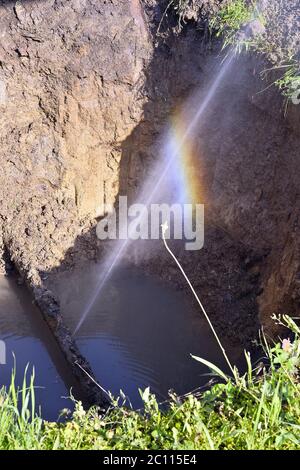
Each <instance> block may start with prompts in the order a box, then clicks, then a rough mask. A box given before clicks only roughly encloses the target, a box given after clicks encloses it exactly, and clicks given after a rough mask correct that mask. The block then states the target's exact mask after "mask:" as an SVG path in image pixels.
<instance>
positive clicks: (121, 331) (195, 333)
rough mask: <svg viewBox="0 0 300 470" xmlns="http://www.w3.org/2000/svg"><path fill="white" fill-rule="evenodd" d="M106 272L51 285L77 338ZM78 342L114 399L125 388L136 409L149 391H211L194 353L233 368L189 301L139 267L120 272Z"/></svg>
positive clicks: (161, 394)
mask: <svg viewBox="0 0 300 470" xmlns="http://www.w3.org/2000/svg"><path fill="white" fill-rule="evenodd" d="M99 269H100V268H99V266H94V267H89V268H87V269H85V270H81V271H80V272H72V273H71V274H70V273H68V274H67V276H63V275H61V276H60V277H59V278H56V280H55V282H54V281H52V283H51V288H52V289H53V290H55V291H56V293H57V294H58V295H59V297H60V300H61V306H62V312H63V315H64V318H65V321H66V323H67V324H68V326H69V327H70V329H71V331H73V330H74V329H75V327H76V325H77V323H78V321H79V319H80V315H81V314H82V312H83V310H84V307H85V305H86V303H87V302H88V298H89V295H91V294H92V292H93V289H94V287H95V285H96V283H97V277H98V276H99ZM76 342H77V344H78V346H79V348H80V349H81V352H82V353H83V354H84V355H85V356H86V357H87V359H88V361H89V362H90V364H91V366H92V368H93V371H94V373H95V375H96V377H97V379H98V380H99V382H100V383H101V385H102V386H103V387H105V388H106V389H108V390H110V391H112V392H113V393H114V394H115V395H118V394H119V391H120V389H122V390H123V392H124V393H125V394H126V395H128V396H129V398H130V401H131V403H132V404H133V406H135V407H138V406H140V404H141V402H140V398H139V393H138V387H140V388H145V387H147V386H148V385H149V386H150V387H151V389H152V391H153V392H155V393H156V394H157V396H158V398H159V399H160V400H162V399H164V398H166V397H167V396H168V390H170V389H173V390H175V391H176V392H177V393H179V394H183V393H186V392H189V391H191V390H193V389H195V388H197V387H199V386H202V385H205V384H206V383H207V382H208V377H207V376H206V375H205V374H207V372H209V371H208V370H207V369H206V368H205V367H204V366H202V365H201V364H200V363H198V362H196V361H194V360H193V359H192V358H191V357H190V353H192V354H195V355H198V356H201V357H203V358H205V359H208V360H210V361H212V362H214V363H216V364H218V365H219V366H221V367H222V368H223V370H225V369H226V366H225V363H224V360H223V357H222V356H221V354H220V352H219V350H218V348H217V346H216V341H215V338H214V337H213V336H212V334H211V332H210V330H209V328H208V326H207V324H206V322H205V320H204V319H202V317H201V313H200V312H199V310H198V309H197V308H196V307H195V306H193V305H192V304H191V301H190V299H186V298H184V295H183V294H182V293H181V292H176V291H175V290H173V289H172V288H170V286H168V285H167V286H166V285H165V284H163V283H162V282H160V281H159V280H157V279H154V278H153V277H150V276H148V275H146V274H145V273H143V271H141V270H138V269H136V268H134V269H133V268H132V267H131V268H130V269H129V268H121V269H119V270H118V271H117V272H116V274H115V275H114V276H113V277H112V279H111V280H110V281H109V282H108V283H107V286H106V288H105V289H104V290H103V292H102V294H101V296H100V297H99V298H98V299H97V301H96V303H95V305H94V307H93V308H92V310H91V311H90V314H89V316H88V318H87V319H86V321H85V322H84V324H83V325H82V327H81V328H80V330H79V332H78V334H77V337H76ZM228 353H229V355H230V356H231V358H232V361H233V362H235V363H237V362H239V361H240V356H241V351H236V350H228Z"/></svg>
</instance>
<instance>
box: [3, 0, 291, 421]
mask: <svg viewBox="0 0 300 470" xmlns="http://www.w3.org/2000/svg"><path fill="white" fill-rule="evenodd" d="M135 3H136V4H137V2H135ZM146 3H147V2H146ZM148 3H151V2H148ZM153 3H154V4H155V2H153ZM87 4H88V7H87V11H85V14H87V15H88V14H90V15H91V17H92V19H93V21H92V22H87V23H84V22H83V23H82V24H81V22H80V21H78V15H77V13H76V11H75V13H74V12H72V15H71V16H70V18H71V19H72V21H73V20H74V22H75V23H74V24H77V23H78V28H77V29H78V31H79V32H80V34H82V38H86V37H87V34H88V36H89V37H90V36H91V32H90V28H92V27H93V34H94V39H93V41H91V43H89V42H88V43H86V42H84V45H83V46H82V48H79V47H77V46H78V42H77V41H79V43H80V41H81V40H82V38H81V37H79V36H78V37H77V36H76V35H75V36H74V37H73V36H72V34H73V33H71V32H70V31H69V30H68V31H67V36H68V35H70V41H71V44H73V43H74V44H76V47H74V48H73V49H74V50H73V49H72V47H68V48H67V49H66V46H65V43H64V40H62V39H61V37H60V28H57V24H58V23H59V22H58V23H57V22H56V20H55V24H53V31H54V32H55V31H57V30H58V32H59V34H57V36H55V41H53V47H54V52H53V56H54V57H59V60H60V61H62V64H63V67H62V68H59V67H58V68H56V64H52V69H53V71H52V74H51V73H49V74H48V73H44V69H42V70H39V69H38V67H37V66H36V73H34V74H33V76H32V80H33V83H34V86H33V88H34V91H32V90H31V89H28V90H27V91H28V93H27V94H26V93H23V94H21V95H20V97H19V101H18V107H19V108H18V109H16V108H14V106H15V102H16V101H14V100H10V101H8V104H7V109H5V113H7V116H6V115H5V119H6V120H7V123H10V119H11V123H10V124H8V126H10V127H11V128H12V129H13V132H11V133H9V132H7V133H6V139H7V140H5V145H4V147H3V148H6V149H7V154H8V155H9V157H6V158H4V164H3V172H2V173H3V178H2V180H1V182H2V184H1V185H0V190H1V195H0V196H1V198H0V202H1V206H0V215H1V228H2V231H3V240H4V241H3V243H4V245H5V249H6V250H7V252H8V253H9V256H10V258H11V260H12V261H13V263H14V264H15V267H16V269H17V270H18V271H19V273H20V274H21V276H22V278H23V279H24V281H25V282H26V285H27V286H28V287H29V290H30V292H29V290H28V291H27V290H26V287H25V285H24V286H17V285H16V283H15V279H14V278H13V277H12V278H9V279H8V278H6V277H5V278H1V298H0V318H1V321H0V339H4V340H5V341H6V343H7V345H8V348H7V349H8V359H9V360H8V364H7V366H2V365H0V373H2V371H4V374H3V377H4V378H3V379H2V378H1V382H0V383H1V384H8V383H9V378H10V377H9V376H10V370H11V365H12V351H14V352H15V354H16V360H17V367H18V369H17V370H18V374H19V375H18V377H17V380H18V382H19V383H20V382H21V375H22V369H23V368H24V366H25V363H27V362H30V364H31V366H32V365H34V366H35V368H36V373H37V378H36V385H37V386H44V387H45V389H44V390H40V389H37V390H38V400H39V401H40V403H41V405H42V409H43V410H44V411H43V412H44V416H46V417H49V418H51V419H55V418H56V417H57V415H58V413H59V410H60V409H61V408H62V407H63V408H64V407H66V406H67V407H68V406H72V404H71V403H70V401H68V400H65V399H62V398H61V397H62V396H63V395H65V396H67V395H68V393H69V390H70V387H72V388H73V389H74V391H75V394H76V397H77V398H79V399H81V397H82V396H84V395H89V393H88V391H89V390H90V389H91V388H92V387H93V393H91V396H89V399H88V402H89V404H91V403H95V402H96V403H98V402H99V400H97V398H96V395H97V386H95V384H94V383H93V381H92V382H91V381H89V380H88V379H87V374H86V373H85V372H84V371H82V370H81V371H80V370H79V369H78V367H77V362H78V360H79V362H80V363H81V365H82V366H83V369H85V370H86V372H88V373H91V374H93V375H94V378H95V381H98V382H99V383H100V384H101V386H102V387H104V388H105V389H107V390H109V391H111V392H112V393H114V394H116V395H118V394H119V391H120V389H122V390H123V392H124V393H125V394H126V396H128V402H127V403H129V402H131V403H132V404H133V406H134V407H137V408H138V407H140V405H141V401H140V397H139V393H138V388H139V387H140V388H145V387H147V386H150V387H151V389H152V390H153V391H154V392H155V393H156V394H157V396H158V398H159V400H160V401H164V400H165V399H166V398H167V396H168V390H170V389H174V390H175V392H176V393H178V394H185V393H187V392H190V391H191V390H194V389H196V388H199V387H203V386H206V385H207V383H208V381H209V378H208V377H207V375H206V373H207V369H206V368H204V367H203V366H202V365H201V364H200V363H197V362H196V361H194V360H193V359H192V358H191V357H190V354H191V353H192V354H194V355H198V356H200V357H202V358H204V359H207V360H209V361H211V362H213V363H215V364H216V365H218V366H219V367H220V368H221V369H225V370H226V365H225V364H224V360H223V358H222V356H221V355H220V353H219V350H218V348H217V347H216V342H215V339H214V337H213V336H212V334H211V332H210V330H209V329H208V326H207V324H206V322H205V321H204V319H203V317H202V315H201V312H200V311H199V309H198V307H197V305H196V304H195V302H194V300H193V298H192V297H191V294H190V292H189V291H188V289H187V287H186V285H185V283H184V282H183V280H182V278H181V277H180V275H179V274H178V270H177V269H176V266H174V263H172V260H170V258H169V257H168V256H167V254H166V252H165V250H164V248H163V245H162V243H161V240H160V241H159V242H157V243H156V244H155V246H154V245H153V244H151V241H149V243H148V244H147V245H144V244H143V245H142V246H138V245H136V244H134V247H132V250H131V251H129V252H127V253H126V256H125V260H123V261H124V265H122V266H118V268H117V269H116V270H114V271H113V273H112V276H111V277H109V279H108V282H107V283H106V285H105V289H103V291H102V292H101V295H99V296H98V297H97V298H96V300H95V302H94V303H93V305H92V308H91V310H90V311H89V315H88V316H87V318H86V320H85V321H84V323H83V325H82V327H81V328H80V330H79V331H78V332H77V333H76V335H75V336H74V337H73V336H72V333H73V332H74V330H75V329H76V325H77V324H78V322H79V320H80V317H81V316H82V313H83V311H84V309H85V308H86V305H87V304H88V302H89V299H90V298H91V297H93V295H94V291H95V289H96V288H97V282H98V279H99V277H101V276H102V275H103V265H102V261H103V259H105V258H106V256H107V254H109V253H110V252H111V250H112V247H111V245H110V244H107V243H105V242H100V241H99V240H98V239H97V237H96V230H95V227H96V223H97V221H98V220H99V218H101V217H103V215H104V214H103V210H101V206H102V204H103V202H109V203H111V204H115V205H116V201H117V197H118V196H120V195H124V194H126V195H128V196H129V199H130V201H131V202H134V201H136V197H137V195H138V193H139V190H140V189H141V187H142V186H143V181H144V180H145V179H147V176H148V173H149V169H150V170H151V168H152V167H153V166H154V164H155V162H156V160H157V156H158V155H159V152H160V149H161V139H160V137H161V135H162V134H163V131H164V128H165V126H166V124H168V123H170V117H171V116H174V115H176V114H177V113H178V110H180V109H181V106H182V104H183V103H185V102H187V100H189V99H191V98H192V99H191V101H192V106H196V105H197V104H198V102H199V100H200V102H201V100H202V101H203V100H205V96H206V93H207V87H208V86H209V84H210V83H211V81H212V80H213V79H214V77H215V75H216V73H218V72H217V71H218V70H219V69H218V66H219V65H220V62H221V52H220V48H221V45H220V43H219V42H218V41H215V42H214V41H213V44H210V45H205V44H204V43H205V40H204V39H203V36H202V33H199V31H197V30H196V28H195V25H194V24H193V23H191V24H188V25H187V26H186V27H185V28H184V30H183V32H182V33H181V34H179V35H174V36H173V35H172V34H171V35H169V36H168V37H166V38H163V39H157V38H153V37H151V34H150V33H151V31H150V30H151V26H153V25H152V24H149V25H148V24H147V22H146V25H145V23H144V20H143V18H142V17H140V16H139V18H138V20H139V21H138V22H136V21H134V18H131V17H130V15H129V13H128V2H120V6H118V7H117V6H113V7H112V6H111V5H108V4H106V3H104V4H103V5H101V6H100V7H99V8H100V9H101V14H100V15H98V12H97V15H95V12H94V6H93V4H92V3H91V2H89V1H88V2H87ZM65 7H66V8H67V6H66V5H65V4H64V2H63V1H62V4H61V6H60V7H59V8H61V9H62V10H61V11H59V14H62V15H64V16H63V18H64V21H65V18H69V13H70V12H68V14H67V15H66V12H65V10H64V8H65ZM28 8H31V6H28ZM49 8H50V7H49ZM76 8H79V9H80V8H81V6H80V5H79V4H78V5H77V6H76ZM82 8H83V7H82ZM113 8H116V9H117V8H120V12H119V13H120V15H115V16H114V15H112V13H114V12H112V11H111V9H113ZM156 10H157V9H156ZM156 10H155V11H156ZM7 11H8V10H7ZM160 13H161V12H160ZM7 14H8V16H9V14H10V13H9V12H8V13H7ZM136 14H137V13H136V10H135V15H136ZM103 15H104V16H103ZM122 15H125V16H126V15H127V16H126V18H127V17H128V15H129V17H128V18H129V20H130V21H128V24H127V25H126V31H125V33H126V34H125V33H124V29H123V26H124V25H123V22H122V21H120V22H119V21H117V20H116V16H118V17H120V18H122ZM11 16H13V13H11ZM11 16H10V17H9V18H10V21H12V22H13V21H15V22H16V19H15V18H14V19H12V18H11ZM41 16H42V17H43V18H44V17H45V18H47V15H41ZM48 16H49V18H50V20H51V19H53V18H52V16H51V10H50V13H49V15H48ZM74 18H75V19H74ZM103 18H104V19H103ZM25 20H26V18H25V19H24V21H25ZM50 20H49V21H50ZM41 21H42V20H41ZM51 21H52V20H51ZM64 21H62V24H64ZM68 21H69V20H68ZM76 21H77V23H76ZM141 21H142V30H141V24H140V22H141ZM103 22H104V23H105V25H106V29H105V31H104V33H103V34H104V35H106V38H107V41H103V38H102V36H100V33H99V31H102V29H103V28H102V26H103ZM154 22H155V21H154ZM121 23H122V24H121ZM149 23H151V22H150V20H149ZM124 24H125V22H124ZM148 27H149V28H148ZM43 28H45V29H44V30H43ZM47 28H48V25H46V26H45V24H42V26H41V29H42V30H43V32H44V33H45V31H47ZM80 28H81V29H80ZM85 28H86V29H85ZM75 30H76V28H75ZM116 30H117V31H118V34H117V33H116ZM74 34H75V33H74ZM76 34H77V33H76ZM78 34H79V33H78ZM21 36H22V35H21ZM44 36H45V37H46V36H47V35H46V34H44ZM78 38H79V39H78ZM116 38H117V39H116ZM120 38H122V39H120ZM16 41H17V42H18V41H19V42H20V43H21V44H22V41H23V39H22V37H21V38H19V37H17V39H16ZM45 41H46V39H45ZM115 41H119V42H118V47H116V46H115ZM41 44H43V43H41ZM14 47H15V46H14ZM43 47H44V46H43V45H42V46H40V42H34V43H31V42H30V43H29V44H27V49H28V52H27V53H28V57H30V59H31V60H32V61H34V60H35V58H36V57H44V58H45V57H46V58H47V60H48V55H47V54H48V52H47V51H48V49H47V50H46V49H45V50H46V52H45V51H44V49H43ZM99 47H101V48H102V49H101V51H102V54H100V55H99V54H98V50H99ZM35 48H38V53H37V51H36V49H35ZM124 57H125V58H126V59H124ZM19 59H20V58H19V57H14V56H13V57H12V58H11V61H12V63H13V65H14V67H15V70H16V74H17V76H18V79H19V82H20V83H21V84H23V88H25V89H27V88H26V87H27V85H28V76H30V75H31V69H27V68H26V67H27V62H26V60H25V59H24V60H23V58H22V63H21V65H20V64H19V62H18V61H19ZM266 66H267V65H266V63H265V62H264V61H261V60H259V59H258V58H257V57H254V56H248V55H243V54H242V55H241V56H240V57H237V58H236V59H235V60H234V62H233V65H232V69H231V71H230V73H229V75H228V76H227V77H226V79H224V80H222V82H221V83H220V86H219V87H218V89H217V90H216V93H215V96H214V100H213V102H212V103H211V106H209V109H207V112H206V113H205V116H204V119H203V123H202V125H201V128H199V129H197V135H196V136H195V142H194V146H193V152H194V155H195V156H196V157H197V159H198V164H199V165H198V168H197V171H196V173H197V184H198V188H200V191H199V194H198V196H199V198H200V200H201V203H204V205H205V243H204V247H203V248H202V249H201V250H199V251H197V252H194V253H191V252H187V251H185V250H184V248H183V246H182V243H180V242H176V241H174V242H172V248H173V250H174V252H175V253H176V255H177V256H178V258H179V259H180V261H181V263H182V265H183V267H184V268H185V270H186V272H187V274H188V275H189V277H190V279H191V282H192V284H193V285H194V287H195V289H196V291H197V292H198V294H199V296H200V297H201V300H202V301H203V303H204V305H205V307H206V309H207V311H208V313H209V315H210V317H211V320H212V322H213V324H214V326H215V328H216V330H217V332H218V334H219V336H220V338H221V339H222V342H223V344H224V346H225V348H226V350H227V352H228V355H229V357H230V358H231V360H232V362H233V363H234V364H235V365H237V366H238V367H239V368H240V370H241V371H243V368H244V366H245V365H244V360H243V349H244V348H247V349H250V350H251V349H252V347H253V342H254V341H255V340H257V336H258V331H259V329H260V328H261V327H262V326H263V327H264V328H265V331H266V332H267V333H268V335H269V336H271V337H276V336H277V335H278V334H279V333H280V331H279V330H278V327H276V326H275V325H274V323H273V321H272V319H271V316H272V314H273V313H274V312H275V313H290V314H292V315H294V316H297V315H298V314H299V308H300V287H299V285H300V284H299V272H300V263H299V260H300V256H299V227H300V224H299V181H300V174H299V171H300V166H299V163H298V161H299V145H300V144H299V115H298V114H297V110H296V109H295V108H296V107H293V108H291V112H290V110H289V112H288V113H287V115H285V114H284V106H283V104H284V103H283V99H282V97H280V95H279V93H278V91H276V90H274V89H273V88H271V87H269V88H268V90H267V91H264V90H263V89H264V88H265V87H266V85H267V84H266V83H264V82H262V81H261V76H260V73H261V71H262V70H264V69H265V68H266ZM28 67H29V66H28ZM33 68H34V67H33ZM24 70H25V72H26V73H24ZM11 82H12V81H11ZM35 89H36V90H37V91H35ZM8 91H10V90H8ZM263 91H264V92H263ZM195 93H196V95H195ZM36 95H38V97H39V105H38V106H37V102H36ZM194 96H197V101H195V100H193V97H194ZM193 101H194V102H193ZM28 110H30V111H31V114H32V116H30V120H29V121H28V122H27V120H26V119H25V118H24V119H25V121H24V122H23V117H24V116H26V113H27V112H28ZM179 115H180V111H179ZM15 121H16V122H15ZM31 121H32V122H31ZM10 127H9V128H10ZM17 132H19V134H20V135H19V136H18V135H15V134H16V133H17ZM16 137H17V138H16ZM10 139H12V140H10ZM11 149H13V150H11ZM172 170H173V171H174V169H172ZM1 176H2V175H1ZM2 193H3V194H2ZM8 201H13V204H9V203H8ZM2 221H3V222H2ZM125 261H126V263H125ZM33 301H34V302H35V303H36V304H37V307H34V306H33V303H32V302H33ZM49 328H50V330H49ZM52 333H53V335H52ZM24 350H26V351H28V354H27V352H26V355H24V356H23V355H22V351H24ZM29 351H30V354H29ZM84 358H86V359H87V362H85V361H84ZM88 363H89V364H90V366H91V368H89V365H88ZM45 364H46V365H45ZM79 382H80V383H81V385H82V387H83V389H84V390H80V389H78V386H79V385H78V383H79ZM100 402H101V397H100Z"/></svg>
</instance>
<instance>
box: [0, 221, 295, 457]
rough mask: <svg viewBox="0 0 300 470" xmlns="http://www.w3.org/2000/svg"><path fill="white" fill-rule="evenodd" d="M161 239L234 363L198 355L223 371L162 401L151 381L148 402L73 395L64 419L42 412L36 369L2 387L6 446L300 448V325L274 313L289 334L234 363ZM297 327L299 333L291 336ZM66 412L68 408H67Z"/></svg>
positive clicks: (0, 435) (2, 444)
mask: <svg viewBox="0 0 300 470" xmlns="http://www.w3.org/2000/svg"><path fill="white" fill-rule="evenodd" d="M162 229H163V232H162V233H163V241H164V244H165V247H166V249H167V251H168V252H169V254H170V255H171V256H172V257H173V258H174V260H175V262H176V263H177V265H178V267H179V268H180V270H181V273H182V274H183V276H184V277H185V279H186V281H187V282H188V284H189V286H190V288H191V290H192V292H193V295H194V296H195V297H196V299H197V301H198V303H199V306H200V307H201V310H202V313H203V314H204V315H205V317H206V319H207V321H208V323H209V325H210V327H211V329H212V331H213V333H214V335H215V337H216V340H217V343H218V344H219V346H220V348H221V350H222V352H223V354H224V356H225V358H226V360H227V361H228V364H229V366H230V370H231V372H232V375H231V376H229V375H226V374H225V373H224V372H223V371H221V370H220V369H219V368H218V367H217V366H215V365H214V364H211V363H210V362H208V361H206V360H204V359H202V358H199V357H195V356H192V357H191V360H196V361H199V362H201V363H202V364H205V365H206V366H207V367H208V368H209V369H211V373H212V375H214V376H215V378H216V379H217V383H216V380H215V381H214V383H210V385H211V386H210V388H209V389H207V390H206V391H202V392H201V391H200V390H199V391H198V392H193V393H190V394H187V395H185V396H183V397H179V396H177V395H175V394H172V395H170V399H169V400H168V402H165V403H164V407H162V406H160V405H161V404H159V403H158V402H157V400H156V397H155V396H154V395H153V394H151V392H150V389H149V388H147V389H146V390H144V391H140V394H141V397H142V400H143V405H144V406H143V408H142V409H141V410H133V409H131V408H129V407H128V406H125V403H126V397H125V396H124V394H121V397H119V398H117V399H115V398H114V397H111V403H112V405H111V407H110V409H108V410H105V411H104V410H101V409H99V408H97V407H93V408H91V409H90V410H88V411H86V410H84V409H83V406H82V404H81V402H76V401H75V400H74V402H75V411H74V412H73V414H72V416H71V418H70V419H68V420H67V421H65V422H48V421H44V420H43V419H42V418H41V417H40V415H39V414H38V413H37V412H36V405H35V388H34V372H33V374H32V375H31V377H30V378H29V380H28V379H27V375H28V368H26V370H25V375H24V381H23V384H22V387H21V388H20V389H18V388H17V387H16V385H15V369H14V370H13V374H12V380H11V385H10V387H9V388H8V389H6V388H2V389H1V390H0V449H5V450H9V449H41V450H60V449H61V450H63V449H74V450H79V449H94V450H101V449H102V450H114V449H116V450H133V449H147V450H156V449H159V450H167V449H172V450H187V449H189V450H198V449H199V450H212V449H218V450H256V449H278V450H279V449H280V450H291V449H298V448H299V445H300V383H299V367H300V329H299V327H298V326H297V324H296V323H295V322H294V320H293V319H292V318H290V317H289V316H286V315H285V316H282V317H275V316H274V320H275V321H276V322H277V323H279V324H281V326H282V327H285V328H286V329H287V335H286V338H284V339H283V340H280V341H278V342H277V343H275V344H272V343H270V342H268V341H267V339H266V337H265V336H264V334H262V335H261V347H262V350H263V354H264V357H263V358H262V359H264V360H263V361H260V362H259V363H258V364H257V365H256V366H253V365H252V361H251V357H250V354H249V353H246V352H245V358H246V364H247V371H246V372H245V373H244V374H240V373H239V371H238V370H237V368H236V367H233V366H232V365H231V363H230V361H229V359H228V357H227V355H226V352H225V350H224V349H223V347H222V344H221V342H220V340H219V337H218V336H217V333H216V332H215V330H214V327H213V325H212V324H211V322H210V319H209V317H208V316H207V314H206V312H205V309H204V307H203V306H202V303H201V301H200V299H199V298H198V296H197V294H196V292H195V291H194V289H193V286H192V285H191V283H190V281H189V279H188V277H187V276H186V274H185V272H184V270H183V269H182V267H181V265H180V263H179V261H178V260H177V258H176V257H175V255H174V254H173V252H172V251H171V249H170V248H169V246H168V244H167V242H166V239H165V233H166V231H167V229H168V227H167V225H166V224H163V226H162ZM291 335H293V341H291V340H290V339H289V338H290V337H291ZM66 416H67V414H66Z"/></svg>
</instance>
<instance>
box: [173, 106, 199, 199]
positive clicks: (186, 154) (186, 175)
mask: <svg viewBox="0 0 300 470" xmlns="http://www.w3.org/2000/svg"><path fill="white" fill-rule="evenodd" d="M185 121H186V119H184V118H183V114H179V113H178V114H177V115H175V116H173V118H172V120H171V126H170V132H169V136H168V137H169V149H170V152H172V154H173V159H174V165H172V167H173V171H174V175H173V178H174V179H175V181H176V186H177V191H178V196H179V199H180V202H181V203H186V204H203V203H204V190H203V188H204V185H203V167H202V158H201V150H200V148H199V145H197V143H196V142H195V138H194V136H187V128H188V127H187V124H186V123H185Z"/></svg>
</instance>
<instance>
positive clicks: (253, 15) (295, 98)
mask: <svg viewBox="0 0 300 470" xmlns="http://www.w3.org/2000/svg"><path fill="white" fill-rule="evenodd" d="M256 3H257V2H254V1H253V2H251V1H250V2H249V1H246V0H231V1H229V2H228V3H227V4H226V5H225V6H224V7H222V8H221V9H220V11H219V12H218V13H217V14H216V15H214V16H213V17H212V18H211V20H210V27H211V29H212V30H213V31H214V32H215V34H216V36H217V37H219V36H222V38H223V41H224V45H223V48H225V47H227V46H229V45H230V46H232V47H233V48H234V49H235V51H236V52H237V53H241V52H242V51H249V50H254V51H256V52H258V53H261V54H265V55H266V56H267V57H269V55H270V54H271V53H272V49H273V48H274V45H271V44H270V43H269V41H268V37H267V35H266V36H264V35H261V34H258V35H256V36H254V37H249V38H247V37H243V35H242V34H240V33H241V31H242V29H243V27H244V26H245V25H247V23H249V22H250V21H253V20H259V21H260V23H261V24H262V25H265V23H266V19H265V18H264V17H263V16H262V14H261V13H260V12H259V10H258V8H257V7H256ZM275 49H276V47H275ZM286 55H287V53H286ZM270 70H278V71H282V75H281V76H280V77H279V78H278V79H276V80H274V83H273V84H274V85H276V86H277V87H278V88H279V89H280V90H281V91H282V93H283V95H284V96H285V97H286V98H287V103H288V102H289V101H291V102H293V103H294V104H298V103H299V97H300V67H299V60H296V58H295V56H292V57H286V59H285V62H284V63H279V64H274V66H273V67H272V68H271V69H270ZM270 70H268V71H264V72H263V74H262V75H263V76H267V73H266V72H269V71H270Z"/></svg>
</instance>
